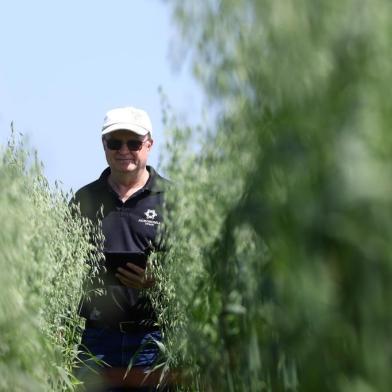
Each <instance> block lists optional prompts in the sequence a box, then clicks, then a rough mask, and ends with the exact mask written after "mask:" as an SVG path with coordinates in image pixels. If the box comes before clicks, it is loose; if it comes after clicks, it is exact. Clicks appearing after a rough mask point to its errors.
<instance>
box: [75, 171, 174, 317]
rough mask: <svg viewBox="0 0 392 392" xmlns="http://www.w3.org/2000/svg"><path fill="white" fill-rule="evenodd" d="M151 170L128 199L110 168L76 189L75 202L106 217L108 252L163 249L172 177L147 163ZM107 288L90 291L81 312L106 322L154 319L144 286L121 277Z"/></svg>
mask: <svg viewBox="0 0 392 392" xmlns="http://www.w3.org/2000/svg"><path fill="white" fill-rule="evenodd" d="M147 170H148V171H149V173H150V177H149V179H148V181H147V183H146V184H145V186H144V187H143V188H142V189H140V190H138V191H137V192H136V193H134V194H133V195H132V196H131V197H130V198H129V199H128V200H126V201H125V202H122V201H121V200H120V198H119V197H118V195H117V193H116V192H115V191H114V190H113V189H112V188H111V187H110V185H109V183H108V176H109V174H110V168H107V169H106V170H105V171H104V172H103V173H102V174H101V176H100V178H99V179H98V180H96V181H94V182H92V183H91V184H88V185H86V186H84V187H83V188H81V189H80V190H79V191H78V192H76V194H75V198H74V201H73V202H76V203H79V205H80V211H81V214H82V215H83V216H85V217H87V218H89V219H90V220H92V221H94V222H98V220H99V219H102V232H103V235H104V252H132V253H135V252H136V253H141V252H148V251H149V250H151V248H153V249H158V250H159V247H160V246H159V245H160V244H159V239H158V230H159V228H160V226H161V223H162V207H163V196H164V189H165V187H166V185H167V183H168V181H167V180H165V179H164V178H162V177H161V176H160V175H159V174H158V173H157V172H156V171H155V170H154V169H153V168H152V167H150V166H147ZM101 209H102V213H101ZM114 283H115V282H114ZM92 286H93V287H89V288H100V287H101V288H102V283H99V282H98V280H96V281H95V282H94V283H93V284H92ZM103 288H104V295H89V297H90V298H89V299H86V300H85V301H84V302H83V305H82V308H81V315H82V316H83V317H85V318H86V319H88V320H95V321H99V322H102V323H104V324H105V323H107V324H113V323H117V322H119V321H142V322H143V323H144V322H146V321H147V320H154V314H153V311H152V307H151V305H150V303H149V301H148V300H147V298H146V297H145V296H141V295H140V290H137V289H130V288H127V287H125V286H123V285H122V284H121V283H120V281H118V284H113V282H111V283H110V284H109V283H107V282H106V283H103Z"/></svg>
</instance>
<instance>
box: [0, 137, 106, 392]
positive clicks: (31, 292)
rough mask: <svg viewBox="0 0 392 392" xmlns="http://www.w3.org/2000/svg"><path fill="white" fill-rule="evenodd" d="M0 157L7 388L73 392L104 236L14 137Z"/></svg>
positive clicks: (1, 368)
mask: <svg viewBox="0 0 392 392" xmlns="http://www.w3.org/2000/svg"><path fill="white" fill-rule="evenodd" d="M0 158H1V161H0V222H1V231H0V269H1V274H0V294H1V295H0V336H1V338H0V390H1V391H23V392H26V391H64V390H74V387H75V386H76V384H77V383H78V381H77V380H76V379H75V377H74V376H73V375H72V368H73V366H74V365H75V361H76V360H75V357H76V352H77V344H78V342H79V339H80V327H81V325H82V320H81V318H79V317H78V315H77V314H78V304H79V302H80V298H81V295H82V286H83V282H84V281H85V280H86V277H87V276H88V275H91V276H92V275H93V274H94V273H95V271H96V265H97V264H96V261H97V260H98V255H99V253H98V252H97V249H96V248H95V247H94V246H92V245H91V244H90V236H91V235H96V238H97V239H98V240H99V238H100V236H99V234H98V231H97V230H96V229H94V228H93V227H91V225H90V224H89V223H88V222H87V221H85V220H83V219H82V218H81V217H80V216H79V214H78V213H77V211H73V212H72V211H71V210H70V208H68V202H67V200H68V198H69V197H68V195H65V194H63V193H62V192H61V191H60V190H59V189H58V188H55V189H51V188H50V187H49V185H48V183H47V181H46V179H45V177H44V176H43V174H42V167H41V166H40V164H39V163H38V160H37V157H34V156H32V155H31V154H30V153H29V151H28V149H27V148H26V146H25V145H24V144H23V142H20V141H19V140H18V137H16V136H15V134H13V136H12V137H11V138H10V141H9V143H8V145H7V146H5V147H3V148H2V149H1V151H0ZM98 243H99V242H98ZM87 258H88V259H89V260H92V263H91V264H90V266H88V265H87V264H86V263H85V260H86V259H87ZM94 260H95V262H94Z"/></svg>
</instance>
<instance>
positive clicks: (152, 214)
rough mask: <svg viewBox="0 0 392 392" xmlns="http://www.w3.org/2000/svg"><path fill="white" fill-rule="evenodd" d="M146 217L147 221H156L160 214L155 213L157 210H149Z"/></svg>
mask: <svg viewBox="0 0 392 392" xmlns="http://www.w3.org/2000/svg"><path fill="white" fill-rule="evenodd" d="M144 215H145V216H146V218H147V219H154V218H155V217H156V216H157V215H158V214H157V213H156V212H155V210H147V211H146V212H145V213H144Z"/></svg>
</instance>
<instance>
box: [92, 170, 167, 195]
mask: <svg viewBox="0 0 392 392" xmlns="http://www.w3.org/2000/svg"><path fill="white" fill-rule="evenodd" d="M146 168H147V170H148V172H149V173H150V176H149V178H148V180H147V182H146V184H145V185H144V187H143V188H142V189H146V190H148V191H150V192H153V193H161V192H163V191H164V182H165V180H164V178H163V177H161V176H160V175H159V174H158V173H157V172H156V171H155V169H154V168H153V167H152V166H148V165H147V166H146ZM110 172H111V170H110V167H107V168H106V169H105V170H104V171H103V172H102V174H101V176H100V177H99V179H98V184H99V186H100V187H104V188H106V187H108V177H109V175H110Z"/></svg>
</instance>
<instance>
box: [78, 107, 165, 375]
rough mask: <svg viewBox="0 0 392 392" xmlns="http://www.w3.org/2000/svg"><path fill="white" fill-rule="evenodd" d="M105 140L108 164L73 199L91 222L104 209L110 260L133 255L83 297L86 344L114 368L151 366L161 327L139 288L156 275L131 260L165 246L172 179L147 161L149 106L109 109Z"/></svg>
mask: <svg viewBox="0 0 392 392" xmlns="http://www.w3.org/2000/svg"><path fill="white" fill-rule="evenodd" d="M102 144H103V148H104V151H105V155H106V160H107V163H108V165H109V167H108V168H107V169H105V170H104V171H103V173H102V174H101V176H100V178H99V179H98V180H96V181H94V182H92V183H91V184H88V185H86V186H85V187H83V188H82V189H80V190H79V191H78V192H77V193H76V194H75V200H74V201H75V202H76V203H79V204H80V211H81V213H82V215H83V216H85V217H88V218H89V219H91V220H92V221H98V218H100V215H102V216H101V218H102V232H103V235H104V253H105V255H106V262H107V263H110V258H111V256H112V255H113V254H115V253H116V254H117V255H118V254H123V255H124V259H125V258H126V257H125V256H127V255H130V256H131V259H130V260H129V261H130V262H128V263H127V264H124V265H123V266H122V267H119V268H117V269H116V270H115V271H114V275H113V276H112V277H111V279H107V278H108V276H105V275H103V276H102V278H103V282H104V283H103V289H104V294H103V295H93V296H92V297H91V298H89V299H88V300H85V301H84V303H83V306H82V308H81V315H82V316H83V317H85V318H86V328H85V331H84V332H83V335H82V342H81V347H82V349H84V351H85V352H89V353H91V354H93V355H94V356H95V357H96V358H98V359H100V360H102V361H103V362H105V363H107V364H108V365H110V366H111V367H114V368H126V367H127V366H128V365H129V363H130V361H131V359H132V363H133V366H134V367H144V368H145V367H149V366H151V365H152V364H153V363H154V361H155V360H156V358H157V355H158V349H157V346H156V345H154V344H152V343H151V342H153V341H154V340H159V339H160V332H159V330H158V327H157V326H156V323H155V320H154V314H153V311H152V308H151V305H150V304H149V301H148V300H147V299H146V297H145V296H144V297H143V296H141V295H140V289H145V288H150V287H151V286H152V285H153V284H154V281H153V279H152V278H150V277H148V276H147V274H146V270H145V268H144V266H143V265H137V264H135V263H134V262H132V261H133V260H132V257H133V256H132V254H136V253H138V254H148V253H149V252H150V251H151V250H154V249H157V250H159V240H158V235H159V233H158V229H159V227H160V225H161V222H162V204H163V194H164V188H165V183H166V180H164V179H163V178H162V177H161V176H159V175H158V174H157V173H156V171H155V170H154V169H153V168H152V167H150V166H148V165H147V159H148V155H149V153H150V151H151V148H152V146H153V139H152V125H151V121H150V119H149V117H148V115H147V113H146V112H145V111H143V110H140V109H137V108H134V107H123V108H117V109H113V110H110V111H109V112H108V113H107V114H106V117H105V119H104V124H103V127H102ZM121 257H122V256H121ZM106 275H108V274H106ZM95 287H99V284H98V282H96V284H95Z"/></svg>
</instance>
